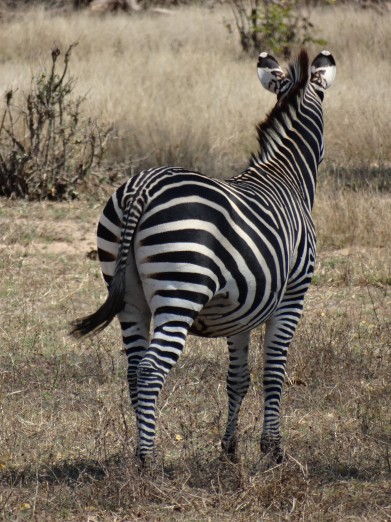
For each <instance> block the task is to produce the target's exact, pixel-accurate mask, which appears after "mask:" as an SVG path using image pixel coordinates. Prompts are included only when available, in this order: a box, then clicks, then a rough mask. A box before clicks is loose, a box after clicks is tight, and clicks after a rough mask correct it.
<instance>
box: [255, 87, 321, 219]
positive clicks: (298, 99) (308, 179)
mask: <svg viewBox="0 0 391 522" xmlns="http://www.w3.org/2000/svg"><path fill="white" fill-rule="evenodd" d="M292 90H293V91H294V92H291V93H288V95H287V96H286V97H284V98H282V99H281V100H280V102H279V103H278V104H277V106H276V107H275V108H274V109H273V111H272V112H271V113H270V114H269V116H268V117H267V118H266V120H265V121H264V122H262V123H260V124H259V125H258V126H257V131H258V141H259V145H260V150H259V153H258V154H257V155H254V156H252V158H251V161H250V165H249V168H248V170H247V173H248V174H250V175H252V176H256V177H260V178H261V177H262V173H266V175H268V176H269V177H271V178H273V177H274V178H275V179H276V182H277V183H279V184H281V183H286V184H287V186H288V187H289V188H290V189H294V190H296V191H297V192H298V194H299V195H300V196H301V197H302V198H303V200H304V202H305V204H306V206H307V207H308V208H309V209H311V208H312V206H313V203H314V197H315V188H316V175H317V170H318V166H319V163H320V162H321V161H322V158H323V116H322V107H321V100H320V98H319V94H317V93H316V91H315V89H314V88H313V87H312V86H311V85H307V84H305V85H304V86H300V87H299V88H295V87H293V89H292Z"/></svg>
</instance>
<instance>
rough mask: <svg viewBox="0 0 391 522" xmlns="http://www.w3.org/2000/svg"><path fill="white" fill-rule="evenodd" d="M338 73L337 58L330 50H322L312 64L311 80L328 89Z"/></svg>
mask: <svg viewBox="0 0 391 522" xmlns="http://www.w3.org/2000/svg"><path fill="white" fill-rule="evenodd" d="M335 73H336V66H335V60H334V58H333V55H332V54H330V53H329V51H322V52H321V53H320V54H318V56H317V57H316V58H315V60H314V61H313V62H312V64H311V82H312V83H316V84H317V85H319V86H320V87H322V88H323V89H328V88H329V87H330V86H331V84H332V83H333V81H334V78H335Z"/></svg>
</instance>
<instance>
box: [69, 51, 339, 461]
mask: <svg viewBox="0 0 391 522" xmlns="http://www.w3.org/2000/svg"><path fill="white" fill-rule="evenodd" d="M257 72H258V77H259V79H260V82H261V84H262V85H263V87H265V88H266V89H267V90H269V91H271V92H272V93H274V94H276V95H277V102H276V104H275V106H274V108H273V109H272V110H271V112H270V113H269V114H268V115H267V117H266V118H265V119H264V121H262V122H261V123H259V124H258V125H257V134H258V142H259V151H258V153H257V154H253V155H252V156H251V158H250V161H249V164H248V167H247V168H246V169H245V170H244V171H243V172H241V173H240V174H239V175H236V176H234V177H232V178H230V179H225V180H222V179H215V178H211V177H208V176H206V175H204V174H201V173H199V172H195V171H191V170H186V169H183V168H179V167H160V168H150V169H148V170H144V171H142V172H140V173H139V174H137V175H135V176H133V177H131V178H130V179H129V180H128V181H126V182H125V183H124V184H123V185H122V186H120V187H119V188H118V190H117V191H116V192H115V193H114V194H113V195H112V197H111V198H110V199H109V200H108V202H107V204H106V206H105V208H104V210H103V213H102V215H101V217H100V220H99V224H98V230H97V245H98V256H99V260H100V264H101V269H102V273H103V277H104V280H105V282H106V284H107V287H108V296H107V299H106V301H105V302H104V303H103V304H102V306H101V307H100V308H99V309H98V310H97V311H96V312H94V313H92V314H91V315H89V316H87V317H84V318H82V319H78V320H76V321H74V322H73V323H72V324H73V326H72V328H73V329H72V332H71V333H72V334H73V335H74V336H76V337H82V336H84V335H87V334H91V333H96V332H99V331H101V330H103V329H104V328H105V327H106V326H107V325H108V324H109V323H110V322H111V321H112V320H113V318H114V317H115V316H118V318H119V322H120V325H121V330H122V337H123V345H124V351H125V353H126V355H127V361H128V370H127V380H128V384H129V392H130V399H131V403H132V406H133V409H134V412H135V415H136V420H137V428H138V442H137V455H138V457H139V459H140V460H141V462H142V463H143V464H144V465H146V463H150V462H154V460H155V458H156V447H155V433H156V408H157V399H158V395H159V392H160V390H161V389H162V386H163V384H164V382H165V380H166V377H167V374H168V373H169V371H170V370H171V369H172V368H173V366H174V365H175V363H176V362H177V360H178V358H179V356H180V354H181V352H182V350H183V348H184V345H185V341H186V339H187V336H188V335H189V334H193V335H196V336H201V337H207V338H211V337H226V338H227V344H228V352H229V364H228V372H227V394H228V419H227V425H226V429H225V433H224V436H223V439H222V443H221V444H222V449H223V452H224V453H225V454H226V455H227V457H228V458H231V459H232V460H235V455H236V446H237V442H236V436H235V432H236V427H237V422H238V416H239V410H240V407H241V404H242V401H243V399H244V397H245V395H246V392H247V390H248V388H249V385H250V372H249V365H248V352H249V341H250V332H251V331H252V330H253V329H254V328H256V327H258V326H260V325H262V324H265V325H266V326H265V336H264V370H263V387H264V419H263V430H262V434H261V440H260V447H261V451H262V452H264V453H267V454H270V456H271V458H272V459H273V461H275V462H276V463H280V462H282V460H283V455H284V453H283V447H282V441H281V434H280V401H281V393H282V387H283V383H284V379H285V367H286V360H287V352H288V347H289V345H290V343H291V340H292V338H293V336H294V333H295V330H296V327H297V324H298V321H299V319H300V317H301V315H302V311H303V303H304V296H305V293H306V291H307V289H308V288H309V285H310V283H311V278H312V275H313V271H314V263H315V253H316V238H315V231H314V224H313V220H312V217H311V210H312V207H313V203H314V196H315V186H316V177H317V170H318V166H319V164H320V162H321V161H322V159H323V156H324V142H323V112H322V101H323V98H324V92H325V90H326V89H327V88H328V87H330V85H331V84H332V83H333V80H334V78H335V72H336V65H335V60H334V58H333V56H332V55H331V54H330V53H329V52H328V51H322V52H321V53H320V54H319V55H318V56H316V58H315V59H314V60H313V62H312V64H311V65H310V64H309V57H308V53H307V51H306V50H304V49H303V50H301V51H300V52H299V53H298V55H297V57H296V58H295V59H293V60H292V61H291V62H290V63H289V64H288V67H287V70H286V73H284V72H283V70H282V69H281V67H280V65H279V64H278V62H277V60H276V59H275V58H274V57H273V56H271V55H270V54H268V53H266V52H262V53H261V54H260V55H259V58H258V62H257ZM151 324H152V328H150V325H151Z"/></svg>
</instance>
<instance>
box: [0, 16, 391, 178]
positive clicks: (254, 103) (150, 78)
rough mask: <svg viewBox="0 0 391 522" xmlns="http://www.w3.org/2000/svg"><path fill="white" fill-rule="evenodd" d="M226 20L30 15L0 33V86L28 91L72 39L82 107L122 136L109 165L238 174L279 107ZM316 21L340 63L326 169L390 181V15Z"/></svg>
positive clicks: (331, 98) (331, 96)
mask: <svg viewBox="0 0 391 522" xmlns="http://www.w3.org/2000/svg"><path fill="white" fill-rule="evenodd" d="M231 18H232V14H231V12H230V10H229V9H228V8H226V7H221V8H216V9H215V10H213V11H211V10H208V9H202V8H187V9H186V8H183V9H179V10H177V11H174V12H173V14H172V15H166V16H162V15H160V16H159V15H140V16H127V15H123V16H121V15H119V16H114V17H106V18H99V17H91V16H87V15H86V14H82V13H77V14H73V15H69V16H68V17H60V16H52V17H51V16H49V15H48V13H47V12H46V13H45V12H44V11H39V10H38V11H33V12H32V13H29V14H28V15H26V16H25V17H23V16H21V17H20V18H14V19H13V20H11V21H10V22H8V23H7V24H3V25H2V28H1V29H2V30H1V32H0V60H1V64H2V66H1V68H2V77H1V84H0V88H1V90H5V89H6V88H7V87H10V86H13V87H20V89H27V88H28V85H29V75H30V72H33V71H35V70H36V69H37V68H39V67H40V66H41V64H42V63H43V62H45V61H46V60H48V59H49V49H50V48H51V47H52V46H53V45H54V44H56V45H58V46H60V48H62V49H63V50H65V49H66V48H67V47H68V45H69V44H70V43H71V42H73V41H76V40H77V41H78V42H79V46H78V47H77V49H75V51H74V57H73V63H72V64H71V72H72V73H73V75H74V76H75V77H76V78H77V89H78V91H79V92H80V93H83V94H84V93H88V97H87V99H88V107H86V110H87V111H89V112H90V114H91V115H93V116H94V117H98V118H99V120H100V121H101V122H102V124H105V123H108V124H112V125H113V126H114V128H115V136H116V140H115V142H114V144H113V146H112V148H111V151H110V157H111V159H113V158H115V159H119V160H124V159H126V158H129V157H131V158H132V160H133V162H134V164H135V166H136V167H137V168H138V167H147V166H156V165H161V164H172V163H174V164H176V165H179V164H180V165H183V166H188V167H191V168H198V169H200V170H202V171H205V172H208V173H209V174H211V175H213V176H227V175H231V174H233V173H237V172H238V170H240V169H241V168H243V167H244V165H245V162H246V159H247V158H248V156H249V154H250V152H252V151H254V150H255V149H256V147H257V145H256V142H255V132H254V125H255V124H256V123H257V122H258V121H259V120H260V119H262V118H263V117H264V115H265V113H266V112H267V111H268V110H270V109H271V107H272V105H273V103H274V101H273V97H272V95H271V94H270V93H267V92H266V91H264V90H263V89H262V87H261V86H260V85H259V82H258V79H257V76H256V71H255V63H254V60H251V59H249V58H248V57H245V56H243V55H242V54H241V51H240V47H239V44H238V41H237V36H236V34H232V35H230V34H228V31H227V30H226V28H225V26H224V23H223V20H224V19H225V20H229V19H231ZM313 18H314V21H315V23H316V25H317V27H318V33H317V34H318V35H319V36H322V37H323V38H325V39H326V40H327V41H328V44H327V47H328V48H329V49H330V50H331V51H332V52H333V54H334V55H335V57H336V60H337V66H338V71H337V80H336V82H335V84H334V85H333V88H332V89H331V90H330V92H329V93H327V96H326V101H325V117H326V143H327V155H326V158H327V159H326V165H329V166H331V165H333V166H335V165H339V166H341V165H343V166H344V168H347V167H351V166H356V165H360V166H361V165H364V166H365V167H370V166H372V167H376V168H379V167H382V168H383V169H384V168H388V171H387V172H388V175H389V168H390V165H389V161H390V157H391V145H390V140H389V139H388V134H389V121H390V104H387V103H385V101H386V99H387V96H388V93H389V85H390V84H391V67H390V64H389V59H388V54H387V50H388V47H389V45H388V44H389V41H390V36H391V28H390V24H389V23H388V17H387V16H381V15H378V14H376V13H375V12H372V11H363V10H361V11H354V10H353V9H352V8H344V7H338V8H332V7H330V8H327V9H324V10H317V11H315V12H314V15H313ZM38 35H39V37H38ZM310 51H311V54H313V55H315V53H317V52H319V47H318V46H312V48H311V49H310Z"/></svg>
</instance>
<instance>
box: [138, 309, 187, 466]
mask: <svg viewBox="0 0 391 522" xmlns="http://www.w3.org/2000/svg"><path fill="white" fill-rule="evenodd" d="M188 329H189V324H187V323H186V322H182V321H180V320H173V321H172V322H170V321H167V322H165V323H164V324H162V325H157V324H156V318H155V326H154V332H153V338H152V340H151V343H150V345H149V348H148V350H147V351H146V353H145V355H144V357H143V359H142V360H141V362H140V364H139V365H138V369H137V396H138V404H137V425H138V432H139V445H138V448H139V453H138V456H139V458H140V460H141V461H142V463H143V464H145V465H146V466H149V465H150V463H152V462H153V461H154V459H155V453H156V451H155V436H156V405H157V399H158V396H159V393H160V390H161V389H162V387H163V384H164V382H165V380H166V377H167V374H168V373H169V371H170V370H171V368H172V367H173V366H174V365H175V363H176V361H177V360H178V357H179V355H180V354H181V353H182V350H183V348H184V345H185V341H186V337H187V333H188Z"/></svg>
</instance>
